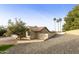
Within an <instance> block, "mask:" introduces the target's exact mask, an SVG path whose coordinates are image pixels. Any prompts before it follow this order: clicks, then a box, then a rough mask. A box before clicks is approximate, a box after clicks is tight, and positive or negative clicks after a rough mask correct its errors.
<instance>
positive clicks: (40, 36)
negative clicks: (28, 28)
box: [38, 34, 48, 39]
mask: <svg viewBox="0 0 79 59" xmlns="http://www.w3.org/2000/svg"><path fill="white" fill-rule="evenodd" d="M38 38H39V39H47V38H48V34H39V35H38Z"/></svg>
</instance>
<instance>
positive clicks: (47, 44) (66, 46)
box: [7, 35, 79, 54]
mask: <svg viewBox="0 0 79 59" xmlns="http://www.w3.org/2000/svg"><path fill="white" fill-rule="evenodd" d="M7 53H8V54H72V53H79V36H74V35H58V36H56V37H54V38H51V39H49V40H47V41H44V42H39V43H28V44H18V45H16V46H13V47H12V48H10V49H8V50H7Z"/></svg>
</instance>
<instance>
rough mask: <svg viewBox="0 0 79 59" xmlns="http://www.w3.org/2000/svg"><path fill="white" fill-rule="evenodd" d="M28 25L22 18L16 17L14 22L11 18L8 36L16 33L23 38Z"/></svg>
mask: <svg viewBox="0 0 79 59" xmlns="http://www.w3.org/2000/svg"><path fill="white" fill-rule="evenodd" d="M26 30H27V28H26V26H25V23H24V22H23V21H21V19H16V21H15V22H12V21H11V20H9V22H8V28H7V33H6V34H7V36H10V35H11V34H16V35H18V37H19V38H20V39H21V38H22V37H24V36H25V35H26Z"/></svg>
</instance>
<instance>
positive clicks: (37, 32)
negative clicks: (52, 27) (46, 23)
mask: <svg viewBox="0 0 79 59" xmlns="http://www.w3.org/2000/svg"><path fill="white" fill-rule="evenodd" d="M28 29H29V30H28V31H27V32H26V37H27V38H28V39H48V38H49V37H51V36H53V35H54V34H55V32H50V31H49V30H48V29H47V27H37V26H34V27H33V26H29V27H28Z"/></svg>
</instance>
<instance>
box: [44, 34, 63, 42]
mask: <svg viewBox="0 0 79 59" xmlns="http://www.w3.org/2000/svg"><path fill="white" fill-rule="evenodd" d="M63 35H64V34H56V35H54V36H51V37H49V38H48V39H46V40H45V41H47V40H49V39H52V38H58V37H61V36H63Z"/></svg>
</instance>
